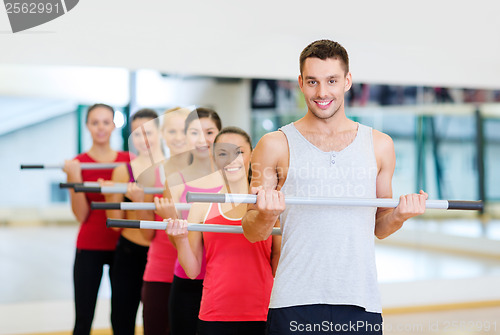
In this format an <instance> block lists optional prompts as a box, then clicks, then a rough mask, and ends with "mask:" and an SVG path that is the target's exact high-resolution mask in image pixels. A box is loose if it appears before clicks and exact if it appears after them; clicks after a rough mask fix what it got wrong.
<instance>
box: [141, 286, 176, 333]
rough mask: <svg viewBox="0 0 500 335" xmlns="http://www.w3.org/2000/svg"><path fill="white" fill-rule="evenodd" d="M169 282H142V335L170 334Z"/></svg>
mask: <svg viewBox="0 0 500 335" xmlns="http://www.w3.org/2000/svg"><path fill="white" fill-rule="evenodd" d="M171 286H172V284H171V283H162V282H150V281H145V282H143V284H142V319H143V323H144V335H170V322H169V317H168V314H169V313H168V299H169V296H170V287H171Z"/></svg>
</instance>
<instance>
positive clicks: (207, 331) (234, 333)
mask: <svg viewBox="0 0 500 335" xmlns="http://www.w3.org/2000/svg"><path fill="white" fill-rule="evenodd" d="M265 332H266V321H203V320H200V322H199V328H198V335H264V334H265Z"/></svg>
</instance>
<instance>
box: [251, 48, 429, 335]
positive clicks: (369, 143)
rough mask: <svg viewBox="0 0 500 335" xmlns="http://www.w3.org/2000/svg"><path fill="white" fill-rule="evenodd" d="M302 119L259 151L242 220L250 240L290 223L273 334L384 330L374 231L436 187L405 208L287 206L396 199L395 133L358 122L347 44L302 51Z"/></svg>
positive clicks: (388, 228)
mask: <svg viewBox="0 0 500 335" xmlns="http://www.w3.org/2000/svg"><path fill="white" fill-rule="evenodd" d="M298 81H299V86H300V88H301V90H302V93H303V94H304V98H305V101H306V104H307V107H308V110H307V113H306V115H305V116H304V117H303V118H301V119H300V120H298V121H296V122H293V123H291V124H289V125H286V126H284V127H282V128H281V129H280V130H279V131H276V132H272V133H269V134H266V135H265V136H263V137H262V138H261V140H260V141H259V143H258V144H257V147H256V148H255V150H254V152H253V155H252V183H251V185H252V192H253V193H254V194H257V203H256V204H255V205H252V206H250V207H249V210H248V212H247V214H246V216H245V217H244V218H243V221H242V225H243V229H244V232H245V236H246V237H247V239H248V240H250V241H251V242H256V241H262V240H265V239H267V238H268V237H269V235H270V234H271V230H272V228H273V227H274V226H278V225H280V223H281V229H282V248H281V256H280V260H279V263H278V268H277V272H276V277H275V282H274V286H273V291H272V295H271V302H270V306H269V313H268V324H267V333H268V334H296V333H309V334H314V333H326V334H329V333H331V334H335V333H340V332H353V333H356V334H381V333H382V328H383V327H382V316H381V312H382V307H381V303H380V295H379V290H378V285H377V272H376V267H375V251H374V249H375V248H374V240H375V238H374V237H375V236H376V237H377V238H379V239H383V238H385V237H387V236H389V235H391V234H392V233H394V232H395V231H397V230H398V229H399V228H401V227H402V225H403V222H404V221H406V220H407V219H409V218H411V217H414V216H417V215H420V214H422V213H424V211H425V200H426V199H427V194H426V193H425V192H423V191H420V194H408V195H405V196H401V197H400V202H399V205H398V207H396V208H395V209H388V208H378V209H377V208H369V207H367V208H362V207H342V206H336V207H334V206H331V207H325V206H311V205H308V206H302V205H301V206H298V205H294V206H285V200H284V199H285V196H301V197H307V196H310V197H341V198H392V186H391V181H392V175H393V173H394V167H395V163H396V158H395V153H394V144H393V142H392V139H391V138H390V137H389V136H388V135H386V134H383V133H381V132H379V131H377V130H373V129H371V128H369V127H366V126H364V125H361V124H358V123H356V122H353V121H351V120H350V119H348V118H347V117H346V115H345V111H344V94H345V93H346V92H347V91H348V90H349V89H350V88H351V85H352V76H351V73H350V72H349V58H348V55H347V51H346V50H345V49H344V48H343V47H342V46H341V45H340V44H338V43H336V42H333V41H329V40H320V41H315V42H313V43H311V44H310V45H308V46H307V47H306V48H305V49H304V50H303V51H302V53H301V55H300V75H299V78H298Z"/></svg>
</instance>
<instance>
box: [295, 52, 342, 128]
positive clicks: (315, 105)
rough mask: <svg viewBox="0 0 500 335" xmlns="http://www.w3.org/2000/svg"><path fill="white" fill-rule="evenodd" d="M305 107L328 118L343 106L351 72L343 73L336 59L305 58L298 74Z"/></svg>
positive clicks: (340, 64) (320, 117) (318, 115)
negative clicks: (300, 73) (300, 72)
mask: <svg viewBox="0 0 500 335" xmlns="http://www.w3.org/2000/svg"><path fill="white" fill-rule="evenodd" d="M299 86H300V89H301V91H302V93H303V94H304V98H305V100H306V104H307V107H308V109H309V111H311V113H312V114H313V115H314V116H316V117H317V118H319V119H329V118H331V117H332V116H334V115H335V113H336V112H337V111H338V110H339V109H340V108H341V107H343V106H344V93H345V92H347V91H348V90H349V89H350V88H351V74H350V73H347V75H346V74H345V73H344V68H343V67H342V62H341V61H340V60H338V59H333V58H328V59H326V60H321V59H319V58H312V57H311V58H307V59H306V60H305V62H304V66H303V68H302V75H301V76H299Z"/></svg>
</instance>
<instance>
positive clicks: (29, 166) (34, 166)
mask: <svg viewBox="0 0 500 335" xmlns="http://www.w3.org/2000/svg"><path fill="white" fill-rule="evenodd" d="M43 168H44V165H42V164H21V170H24V169H43Z"/></svg>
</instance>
